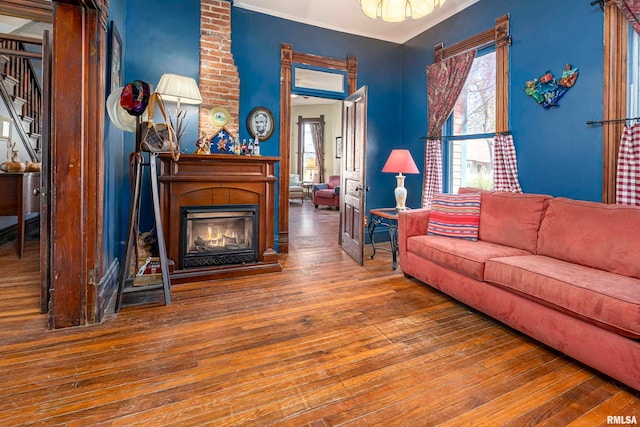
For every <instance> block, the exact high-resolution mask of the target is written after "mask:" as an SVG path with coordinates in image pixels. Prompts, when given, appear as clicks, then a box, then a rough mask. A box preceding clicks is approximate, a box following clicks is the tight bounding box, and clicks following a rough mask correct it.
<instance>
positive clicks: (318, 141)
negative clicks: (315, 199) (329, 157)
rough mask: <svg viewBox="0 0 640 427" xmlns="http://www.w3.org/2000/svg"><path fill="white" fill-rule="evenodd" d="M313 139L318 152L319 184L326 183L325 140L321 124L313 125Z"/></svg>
mask: <svg viewBox="0 0 640 427" xmlns="http://www.w3.org/2000/svg"><path fill="white" fill-rule="evenodd" d="M310 126H311V139H312V141H313V148H314V149H315V151H316V167H317V168H318V182H324V138H323V133H324V132H323V126H322V124H321V123H311V124H310Z"/></svg>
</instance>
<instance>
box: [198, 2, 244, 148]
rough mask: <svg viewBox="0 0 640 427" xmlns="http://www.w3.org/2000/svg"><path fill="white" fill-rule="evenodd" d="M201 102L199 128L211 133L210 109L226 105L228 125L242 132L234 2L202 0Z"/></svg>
mask: <svg viewBox="0 0 640 427" xmlns="http://www.w3.org/2000/svg"><path fill="white" fill-rule="evenodd" d="M200 94H201V95H202V104H201V105H200V120H199V129H200V131H202V130H204V131H205V132H207V135H211V133H213V132H214V131H215V130H216V129H214V128H213V127H212V126H211V124H210V123H209V110H210V109H211V108H212V107H218V106H220V107H224V108H226V109H227V110H229V112H230V113H231V121H230V122H229V124H228V125H227V126H226V128H227V130H229V131H230V132H231V133H233V134H235V135H236V136H237V135H238V129H239V124H238V111H239V105H240V77H239V76H238V69H237V67H236V66H235V63H234V61H233V55H232V54H231V2H229V1H226V0H201V2H200Z"/></svg>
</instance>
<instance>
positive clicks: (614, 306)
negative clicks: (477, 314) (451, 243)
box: [484, 255, 640, 339]
mask: <svg viewBox="0 0 640 427" xmlns="http://www.w3.org/2000/svg"><path fill="white" fill-rule="evenodd" d="M484 277H485V280H486V281H487V282H491V283H495V284H497V285H499V286H501V287H503V288H508V289H510V290H515V291H516V292H517V293H518V294H520V295H523V296H525V297H527V298H529V299H532V300H534V301H537V302H541V303H543V304H545V305H548V306H551V307H554V308H559V309H560V310H562V311H563V312H565V313H568V314H570V315H572V316H575V317H578V318H580V319H582V320H586V321H589V322H591V323H594V324H597V325H599V326H601V327H605V328H607V329H609V330H612V331H614V332H616V333H618V334H622V335H625V336H627V337H630V338H634V339H638V338H640V280H638V279H635V278H631V277H626V276H620V275H618V274H613V273H609V272H606V271H602V270H598V269H594V268H590V267H585V266H583V265H578V264H573V263H570V262H566V261H561V260H558V259H555V258H550V257H546V256H541V255H529V256H518V257H507V258H494V259H491V260H488V261H487V263H486V270H485V275H484Z"/></svg>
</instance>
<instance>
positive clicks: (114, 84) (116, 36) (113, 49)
mask: <svg viewBox="0 0 640 427" xmlns="http://www.w3.org/2000/svg"><path fill="white" fill-rule="evenodd" d="M110 27H111V28H110V36H109V73H108V75H107V77H108V79H109V81H108V82H107V88H108V93H111V92H113V91H114V90H115V89H118V88H119V87H121V86H123V85H122V39H121V38H120V33H118V28H117V27H116V23H115V22H114V21H113V20H112V21H111V25H110ZM107 95H108V94H107Z"/></svg>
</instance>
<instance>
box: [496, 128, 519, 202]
mask: <svg viewBox="0 0 640 427" xmlns="http://www.w3.org/2000/svg"><path fill="white" fill-rule="evenodd" d="M493 158H494V167H493V189H494V190H495V191H509V192H512V193H522V188H521V187H520V182H519V180H518V162H517V161H516V147H515V145H514V144H513V137H512V136H511V135H496V136H495V137H494V138H493Z"/></svg>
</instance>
